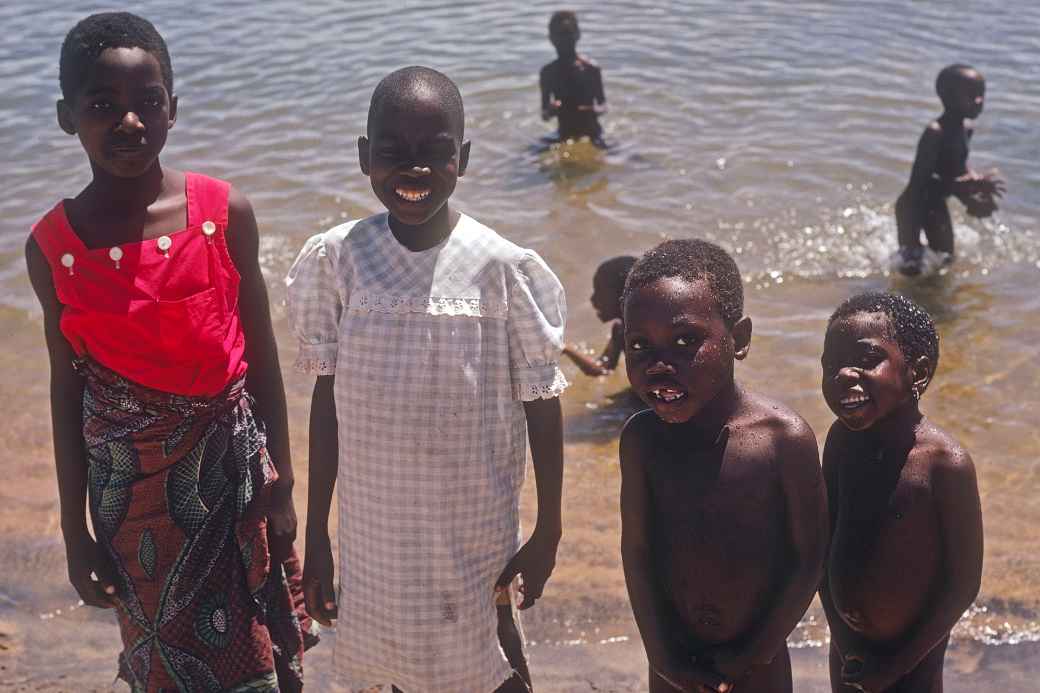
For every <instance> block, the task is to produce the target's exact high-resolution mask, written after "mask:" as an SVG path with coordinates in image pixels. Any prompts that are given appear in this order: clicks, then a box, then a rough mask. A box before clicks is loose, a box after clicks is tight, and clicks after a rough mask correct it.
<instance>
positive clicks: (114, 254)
mask: <svg viewBox="0 0 1040 693" xmlns="http://www.w3.org/2000/svg"><path fill="white" fill-rule="evenodd" d="M108 256H109V257H110V258H112V262H114V263H116V269H119V261H120V260H122V259H123V249H122V248H120V247H118V246H116V247H115V248H110V249H109V251H108Z"/></svg>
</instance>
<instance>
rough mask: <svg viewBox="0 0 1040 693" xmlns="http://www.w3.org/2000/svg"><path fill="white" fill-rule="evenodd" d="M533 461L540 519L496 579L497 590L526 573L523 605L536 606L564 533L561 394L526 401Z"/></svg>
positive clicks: (527, 607) (554, 562)
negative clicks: (550, 397) (524, 542)
mask: <svg viewBox="0 0 1040 693" xmlns="http://www.w3.org/2000/svg"><path fill="white" fill-rule="evenodd" d="M524 414H525V415H526V416H527V430H528V439H529V440H530V443H531V462H532V463H533V465H534V477H535V488H536V491H537V495H538V519H537V520H536V521H535V526H534V531H533V532H532V533H531V537H530V539H528V540H527V543H526V544H524V545H523V546H522V547H521V548H520V551H518V552H517V554H516V555H515V556H514V557H513V558H512V560H510V561H509V563H508V564H507V565H506V568H505V570H504V571H503V572H502V574H501V575H500V576H499V578H498V581H497V582H496V587H495V589H496V590H503V589H506V588H507V587H508V586H509V583H510V582H512V580H513V578H514V577H515V576H516V575H517V574H518V573H519V574H520V575H522V576H523V587H522V590H523V595H524V597H523V602H522V603H521V605H520V608H521V609H529V608H530V607H532V606H534V603H535V601H536V600H538V599H539V598H540V597H541V596H542V590H543V589H544V588H545V583H546V581H548V579H549V576H550V575H551V574H552V571H553V568H554V567H555V566H556V549H557V548H558V547H559V545H560V536H561V535H562V533H563V520H562V517H561V515H562V511H561V509H562V494H563V414H562V412H561V409H560V399H559V397H553V398H552V399H536V400H533V401H531V402H524Z"/></svg>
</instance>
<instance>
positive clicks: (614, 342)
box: [563, 255, 636, 376]
mask: <svg viewBox="0 0 1040 693" xmlns="http://www.w3.org/2000/svg"><path fill="white" fill-rule="evenodd" d="M634 264H636V259H635V258H634V257H632V256H631V255H620V256H618V257H612V258H610V259H609V260H606V261H605V262H603V263H602V264H601V265H600V266H599V267H597V268H596V274H595V275H593V277H592V296H590V297H589V301H590V302H591V303H592V307H593V308H594V309H595V311H596V317H598V318H599V319H600V321H601V322H609V323H610V337H608V338H607V345H606V346H605V347H603V353H602V354H600V356H599V358H596V359H592V358H589V356H588V354H586V353H585V352H584V350H583V349H581V348H579V347H577V346H574V345H572V344H567V345H564V347H563V354H564V356H566V357H567V358H569V359H570V360H571V361H573V362H574V365H575V366H577V367H578V368H579V369H580V370H581V372H582V373H584V374H585V375H592V376H595V375H606V374H607V373H611V372H613V370H614V369H615V368H617V365H618V360H619V359H620V358H621V352H622V351H623V350H624V348H625V323H624V322H622V320H621V292H622V291H624V289H625V279H627V278H628V272H629V270H631V269H632V265H634Z"/></svg>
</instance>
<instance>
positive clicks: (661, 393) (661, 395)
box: [650, 387, 686, 404]
mask: <svg viewBox="0 0 1040 693" xmlns="http://www.w3.org/2000/svg"><path fill="white" fill-rule="evenodd" d="M650 397H651V398H653V399H654V400H657V401H658V402H662V403H664V404H672V403H674V402H678V401H680V400H683V399H686V393H685V392H684V391H682V390H678V389H676V388H673V387H658V388H654V389H653V390H650Z"/></svg>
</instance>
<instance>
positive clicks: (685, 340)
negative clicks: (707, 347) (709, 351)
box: [675, 334, 697, 347]
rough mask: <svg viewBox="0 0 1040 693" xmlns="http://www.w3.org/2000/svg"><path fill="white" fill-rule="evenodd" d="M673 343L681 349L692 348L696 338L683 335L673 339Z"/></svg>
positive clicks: (690, 335)
mask: <svg viewBox="0 0 1040 693" xmlns="http://www.w3.org/2000/svg"><path fill="white" fill-rule="evenodd" d="M675 343H676V345H678V346H681V347H687V346H693V345H694V344H696V343H697V336H696V335H692V334H684V335H681V336H679V337H676V338H675Z"/></svg>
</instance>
